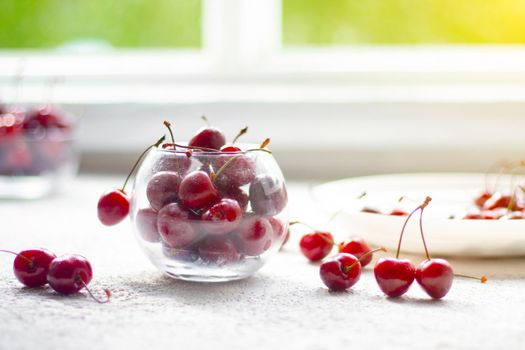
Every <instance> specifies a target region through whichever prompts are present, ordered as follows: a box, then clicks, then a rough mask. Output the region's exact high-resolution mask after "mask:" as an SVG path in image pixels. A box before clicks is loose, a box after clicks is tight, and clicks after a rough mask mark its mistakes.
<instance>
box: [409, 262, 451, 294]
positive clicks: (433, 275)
mask: <svg viewBox="0 0 525 350" xmlns="http://www.w3.org/2000/svg"><path fill="white" fill-rule="evenodd" d="M453 280H454V271H453V270H452V266H450V264H449V263H448V261H446V260H444V259H430V260H425V261H423V262H422V263H421V264H420V265H419V266H418V268H417V270H416V281H417V283H419V285H420V286H421V288H423V290H424V291H425V292H426V293H427V294H428V295H430V296H431V297H432V298H434V299H441V298H443V297H444V296H445V295H447V293H448V292H449V291H450V288H451V287H452V282H453Z"/></svg>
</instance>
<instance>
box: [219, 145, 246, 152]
mask: <svg viewBox="0 0 525 350" xmlns="http://www.w3.org/2000/svg"><path fill="white" fill-rule="evenodd" d="M221 152H223V153H237V152H241V149H240V148H239V147H237V146H223V147H222V148H221Z"/></svg>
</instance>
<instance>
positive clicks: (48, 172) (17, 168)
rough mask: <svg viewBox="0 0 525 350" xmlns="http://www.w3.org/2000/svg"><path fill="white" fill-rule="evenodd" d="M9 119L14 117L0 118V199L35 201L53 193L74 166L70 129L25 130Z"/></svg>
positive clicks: (73, 149)
mask: <svg viewBox="0 0 525 350" xmlns="http://www.w3.org/2000/svg"><path fill="white" fill-rule="evenodd" d="M11 116H13V118H15V117H17V116H16V115H14V114H12V115H9V116H6V115H4V116H3V118H1V119H0V124H1V125H0V198H2V199H37V198H41V197H45V196H47V195H50V194H53V193H56V192H57V191H58V190H59V189H60V188H61V187H62V186H63V184H64V183H65V182H67V180H68V179H70V178H71V177H72V176H73V175H74V174H75V172H76V170H77V167H78V155H77V152H76V149H75V147H74V143H73V130H72V128H71V127H68V129H67V130H65V129H59V128H42V127H38V128H37V127H35V128H27V129H25V128H22V126H21V124H19V125H16V124H14V123H13V121H12V120H10V119H9V118H11ZM22 118H23V117H22ZM17 126H18V127H19V129H15V127H17ZM30 126H31V125H30Z"/></svg>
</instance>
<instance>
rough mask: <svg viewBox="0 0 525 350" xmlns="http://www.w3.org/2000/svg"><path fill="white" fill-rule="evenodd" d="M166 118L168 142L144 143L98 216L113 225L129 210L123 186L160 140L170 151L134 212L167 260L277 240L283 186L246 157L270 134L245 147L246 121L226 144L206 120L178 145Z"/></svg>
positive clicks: (236, 257)
mask: <svg viewBox="0 0 525 350" xmlns="http://www.w3.org/2000/svg"><path fill="white" fill-rule="evenodd" d="M164 124H165V126H166V127H167V128H168V131H169V133H170V135H171V142H170V143H166V142H164V138H161V139H160V140H159V141H158V142H157V143H155V144H154V145H152V146H150V147H148V148H147V149H146V151H144V153H142V155H141V156H140V157H139V159H138V161H137V163H136V164H135V166H134V167H133V168H132V170H131V172H130V174H129V175H128V179H126V181H125V183H124V186H123V187H122V188H120V189H117V190H110V191H108V192H106V193H104V194H103V195H102V196H101V197H100V200H99V202H98V207H97V208H98V218H99V219H100V221H101V222H102V223H103V224H104V225H108V226H110V225H115V224H117V223H119V222H121V221H122V220H123V219H124V218H125V217H127V216H128V214H129V210H130V197H129V196H128V194H127V193H126V192H125V186H126V184H127V182H128V180H129V178H130V176H131V175H132V174H133V172H134V171H135V168H136V166H137V164H138V163H139V162H140V160H141V159H142V158H143V157H144V155H145V154H146V153H147V152H149V151H150V149H151V148H154V147H157V148H158V147H161V148H162V149H164V150H166V151H173V152H165V155H163V157H162V158H161V159H160V160H159V161H158V162H157V164H155V165H154V171H156V173H154V174H153V176H152V177H151V179H149V182H148V184H147V189H146V194H147V198H148V202H149V206H148V207H146V208H141V209H139V210H138V212H137V215H136V220H135V221H136V227H137V230H138V231H139V233H140V234H141V236H142V239H143V240H145V241H147V242H150V243H160V244H162V247H163V253H164V255H165V256H166V257H168V258H170V259H174V260H181V261H184V262H191V263H196V262H197V261H198V262H199V263H204V264H208V265H218V266H221V265H224V264H231V263H237V262H239V261H241V260H243V259H245V258H247V257H258V256H260V255H261V254H263V253H264V252H266V251H267V250H269V249H270V247H272V246H273V245H276V244H282V241H283V240H284V234H285V232H284V231H285V227H286V225H284V223H283V222H282V221H281V220H280V219H279V218H278V214H279V213H281V212H282V211H283V209H284V208H285V207H286V204H287V201H288V197H287V192H286V187H285V185H284V183H282V182H281V181H278V180H277V179H276V178H274V177H273V176H272V174H259V175H258V174H257V171H256V164H255V161H254V158H253V157H252V156H250V154H253V153H252V152H255V151H261V152H267V153H270V151H269V150H267V149H266V146H267V145H268V143H269V140H268V139H267V140H265V142H263V143H262V144H261V146H260V147H259V148H258V149H252V150H242V149H241V148H239V147H238V146H237V145H236V144H235V142H236V141H237V139H238V138H239V137H240V136H241V135H243V134H244V133H246V131H247V128H244V129H242V130H241V131H240V133H239V134H238V135H237V137H235V139H234V140H233V141H232V143H231V144H226V138H225V136H224V134H223V132H222V131H221V130H219V129H218V128H215V127H211V126H207V127H203V128H201V129H200V130H199V131H198V132H197V133H196V134H195V136H194V137H193V138H192V139H191V140H190V142H189V143H188V145H181V144H179V143H176V142H175V139H174V136H173V132H172V129H171V127H170V123H169V122H164ZM196 167H197V168H196ZM191 168H193V169H195V170H191V171H190V169H191Z"/></svg>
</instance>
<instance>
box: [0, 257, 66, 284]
mask: <svg viewBox="0 0 525 350" xmlns="http://www.w3.org/2000/svg"><path fill="white" fill-rule="evenodd" d="M0 252H4V253H10V254H14V255H16V258H15V260H14V262H13V272H14V274H15V277H16V278H17V279H18V280H19V281H20V283H22V284H23V285H25V286H26V287H30V288H37V287H42V286H44V285H46V284H47V272H48V271H49V265H50V264H51V261H53V259H54V258H56V255H55V254H53V253H52V252H50V251H48V250H46V249H41V248H39V249H28V250H23V251H21V252H20V253H15V252H12V251H9V250H0Z"/></svg>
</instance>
